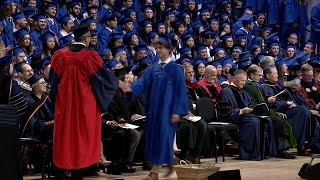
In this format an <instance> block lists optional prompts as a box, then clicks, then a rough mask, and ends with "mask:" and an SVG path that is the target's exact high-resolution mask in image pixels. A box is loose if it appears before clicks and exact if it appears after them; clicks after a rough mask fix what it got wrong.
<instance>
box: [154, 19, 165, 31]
mask: <svg viewBox="0 0 320 180" xmlns="http://www.w3.org/2000/svg"><path fill="white" fill-rule="evenodd" d="M160 26H164V22H163V21H162V20H159V21H157V22H155V23H154V24H152V27H153V29H158V28H159V27H160Z"/></svg>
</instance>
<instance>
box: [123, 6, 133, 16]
mask: <svg viewBox="0 0 320 180" xmlns="http://www.w3.org/2000/svg"><path fill="white" fill-rule="evenodd" d="M133 12H136V11H135V10H134V9H133V8H132V7H130V8H127V9H125V10H123V11H122V15H123V16H129V15H130V14H131V13H133Z"/></svg>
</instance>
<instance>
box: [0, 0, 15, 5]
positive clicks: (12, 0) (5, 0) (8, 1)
mask: <svg viewBox="0 0 320 180" xmlns="http://www.w3.org/2000/svg"><path fill="white" fill-rule="evenodd" d="M12 3H15V1H14V0H4V1H3V2H2V3H1V6H5V5H8V4H12Z"/></svg>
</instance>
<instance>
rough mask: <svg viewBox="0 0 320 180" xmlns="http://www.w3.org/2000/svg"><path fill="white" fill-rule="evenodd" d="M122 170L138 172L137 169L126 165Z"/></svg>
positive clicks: (124, 171)
mask: <svg viewBox="0 0 320 180" xmlns="http://www.w3.org/2000/svg"><path fill="white" fill-rule="evenodd" d="M122 172H123V173H134V172H136V169H134V168H132V167H131V166H127V165H124V166H123V167H122Z"/></svg>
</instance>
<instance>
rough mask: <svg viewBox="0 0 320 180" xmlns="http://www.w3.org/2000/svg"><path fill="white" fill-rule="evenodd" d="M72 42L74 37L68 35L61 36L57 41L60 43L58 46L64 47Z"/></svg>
mask: <svg viewBox="0 0 320 180" xmlns="http://www.w3.org/2000/svg"><path fill="white" fill-rule="evenodd" d="M72 40H74V37H73V36H72V35H71V34H69V35H66V36H63V37H61V38H60V39H59V42H60V45H62V46H63V45H66V44H68V43H69V42H70V41H72Z"/></svg>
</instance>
